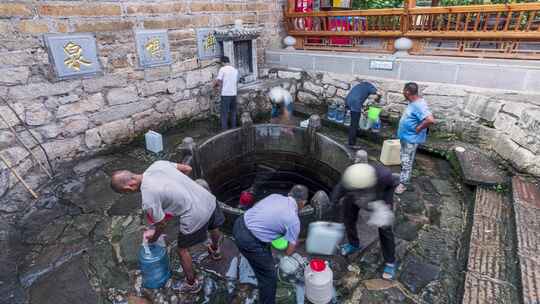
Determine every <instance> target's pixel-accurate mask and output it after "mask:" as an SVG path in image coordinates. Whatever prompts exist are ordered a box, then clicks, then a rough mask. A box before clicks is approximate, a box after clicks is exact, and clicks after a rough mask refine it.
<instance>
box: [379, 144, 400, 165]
mask: <svg viewBox="0 0 540 304" xmlns="http://www.w3.org/2000/svg"><path fill="white" fill-rule="evenodd" d="M400 151H401V143H400V142H399V139H387V140H385V141H384V143H383V146H382V150H381V158H380V160H381V163H383V165H385V166H393V165H399V164H400V163H401V160H400V157H399V153H400Z"/></svg>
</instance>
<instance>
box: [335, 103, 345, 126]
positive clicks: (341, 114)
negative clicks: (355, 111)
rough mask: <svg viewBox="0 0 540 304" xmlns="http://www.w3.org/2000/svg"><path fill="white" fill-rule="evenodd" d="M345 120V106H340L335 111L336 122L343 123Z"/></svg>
mask: <svg viewBox="0 0 540 304" xmlns="http://www.w3.org/2000/svg"><path fill="white" fill-rule="evenodd" d="M344 119H345V106H343V105H340V106H339V107H338V109H337V111H336V122H337V123H343V120H344Z"/></svg>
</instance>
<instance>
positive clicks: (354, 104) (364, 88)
mask: <svg viewBox="0 0 540 304" xmlns="http://www.w3.org/2000/svg"><path fill="white" fill-rule="evenodd" d="M372 94H375V95H377V97H376V98H375V101H378V100H379V99H380V98H381V95H380V94H379V93H378V92H377V88H376V87H375V86H374V85H373V84H372V83H370V82H367V81H362V82H361V83H359V84H357V85H355V86H354V87H353V88H352V90H351V91H350V92H349V94H348V95H347V97H346V98H345V106H346V107H347V109H349V110H350V111H351V125H350V126H349V146H351V147H354V146H355V145H356V135H357V131H358V122H359V121H360V114H361V113H362V107H363V105H364V102H365V101H366V99H367V98H368V97H369V95H372Z"/></svg>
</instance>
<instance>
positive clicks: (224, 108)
mask: <svg viewBox="0 0 540 304" xmlns="http://www.w3.org/2000/svg"><path fill="white" fill-rule="evenodd" d="M229 113H230V114H231V128H236V96H221V129H222V130H227V129H228V128H227V125H228V120H229Z"/></svg>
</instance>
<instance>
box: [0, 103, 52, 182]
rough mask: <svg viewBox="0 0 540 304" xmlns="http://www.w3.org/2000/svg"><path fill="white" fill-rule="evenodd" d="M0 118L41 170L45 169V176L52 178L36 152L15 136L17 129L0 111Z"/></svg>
mask: <svg viewBox="0 0 540 304" xmlns="http://www.w3.org/2000/svg"><path fill="white" fill-rule="evenodd" d="M0 119H2V121H3V122H4V124H5V125H6V126H8V128H9V130H10V131H11V133H13V136H15V139H16V140H17V141H18V142H19V143H20V144H21V145H22V146H23V147H24V148H25V149H26V151H28V153H30V155H31V156H32V157H33V158H34V159H35V161H36V162H37V163H38V166H39V167H40V168H41V169H43V171H45V173H46V174H47V176H49V178H53V176H52V174H51V173H50V172H49V170H47V168H45V166H44V165H43V164H42V163H41V161H39V159H38V157H37V156H36V154H35V153H34V151H32V149H30V147H28V146H27V145H26V144H25V143H24V142H23V141H22V139H20V138H19V136H17V131H15V129H14V128H13V126H11V125H10V124H9V123H8V121H7V120H6V118H5V117H4V115H2V114H1V113H0Z"/></svg>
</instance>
